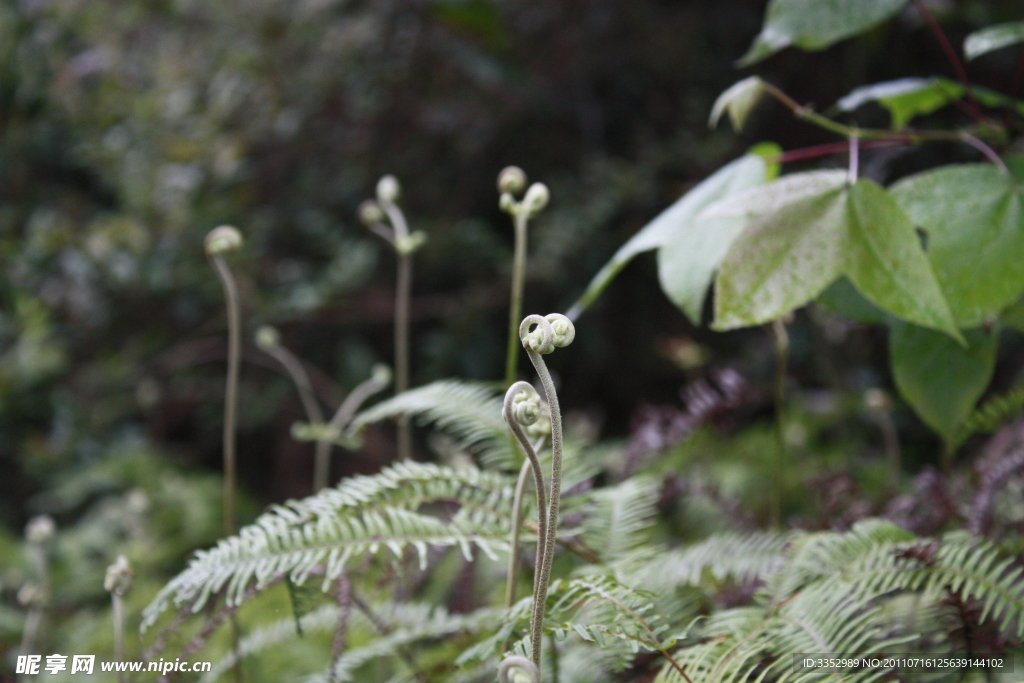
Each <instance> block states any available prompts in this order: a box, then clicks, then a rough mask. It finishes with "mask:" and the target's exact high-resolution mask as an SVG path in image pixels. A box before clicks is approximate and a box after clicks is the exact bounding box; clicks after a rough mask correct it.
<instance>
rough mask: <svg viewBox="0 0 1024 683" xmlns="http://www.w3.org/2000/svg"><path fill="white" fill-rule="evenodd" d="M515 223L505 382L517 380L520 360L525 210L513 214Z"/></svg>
mask: <svg viewBox="0 0 1024 683" xmlns="http://www.w3.org/2000/svg"><path fill="white" fill-rule="evenodd" d="M513 221H514V224H515V233H516V234H515V241H516V243H515V253H514V256H513V259H512V292H511V296H510V302H509V313H508V353H507V354H506V357H505V384H512V382H515V381H516V366H517V365H518V360H519V349H520V348H522V345H523V344H522V342H521V341H520V339H519V322H520V321H521V320H522V318H523V288H524V283H525V276H526V241H527V231H526V226H527V223H528V222H529V217H528V216H527V214H526V212H525V211H516V212H515V213H514V214H513Z"/></svg>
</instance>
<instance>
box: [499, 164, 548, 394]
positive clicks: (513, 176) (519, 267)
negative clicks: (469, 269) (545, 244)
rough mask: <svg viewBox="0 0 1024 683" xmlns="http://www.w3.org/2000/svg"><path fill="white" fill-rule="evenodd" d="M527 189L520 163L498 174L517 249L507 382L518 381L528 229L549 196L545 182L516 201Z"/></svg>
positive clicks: (535, 186)
mask: <svg viewBox="0 0 1024 683" xmlns="http://www.w3.org/2000/svg"><path fill="white" fill-rule="evenodd" d="M524 189H526V173H524V172H523V169H521V168H519V167H518V166H508V167H506V168H505V169H503V170H502V171H501V173H499V174H498V192H500V193H501V199H500V201H499V203H498V206H500V207H501V210H502V211H504V212H505V213H507V214H509V215H511V216H512V222H513V225H514V227H515V252H514V255H513V259H512V290H511V296H510V299H511V301H510V305H509V314H508V353H507V355H506V358H505V383H506V384H512V382H514V381H516V365H517V360H518V358H519V345H520V341H519V337H518V332H519V321H520V319H521V318H522V316H523V286H524V282H525V279H526V241H527V239H526V238H527V233H526V228H527V225H528V223H529V221H530V219H531V218H533V217H534V216H536V215H537V214H539V213H540V212H541V211H543V210H544V207H545V206H547V204H548V200H549V198H550V193H549V192H548V188H547V186H546V185H544V184H543V183H534V184H533V185H530V189H528V190H526V196H525V197H523V200H522V201H519V202H517V201H516V200H515V195H518V194H519V193H521V192H522V191H523V190H524Z"/></svg>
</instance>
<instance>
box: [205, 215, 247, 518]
mask: <svg viewBox="0 0 1024 683" xmlns="http://www.w3.org/2000/svg"><path fill="white" fill-rule="evenodd" d="M205 246H206V256H207V257H208V258H209V259H210V263H211V264H212V265H213V268H214V270H215V271H217V277H218V278H220V284H221V287H223V289H224V299H225V301H226V302H227V308H228V377H227V387H226V389H225V392H224V533H225V534H226V535H228V536H231V535H233V534H234V533H235V471H236V469H237V466H236V463H235V422H236V419H237V415H238V371H239V366H240V363H241V358H242V337H241V334H242V313H241V307H240V304H239V302H238V285H237V284H236V283H235V278H234V276H233V275H232V274H231V269H230V268H228V264H227V263H226V262H225V261H224V254H226V253H228V252H230V251H237V250H239V249H241V248H242V233H240V232H238V229H237V228H234V227H232V226H230V225H222V226H220V227H217V228H214V229H213V230H211V231H210V232H209V234H208V235H207V236H206V244H205Z"/></svg>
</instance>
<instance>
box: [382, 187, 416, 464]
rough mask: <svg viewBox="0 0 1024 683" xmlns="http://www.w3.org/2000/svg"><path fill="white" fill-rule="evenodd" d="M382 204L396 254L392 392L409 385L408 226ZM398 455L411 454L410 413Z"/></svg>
mask: <svg viewBox="0 0 1024 683" xmlns="http://www.w3.org/2000/svg"><path fill="white" fill-rule="evenodd" d="M381 208H382V209H383V210H384V213H385V214H387V217H388V220H389V221H390V223H391V228H392V230H393V231H394V240H393V245H394V247H395V254H396V256H397V257H398V273H397V278H396V280H397V281H396V283H395V393H396V394H401V393H403V392H405V391H408V389H409V298H410V296H411V293H412V253H411V252H410V251H408V250H407V245H408V244H409V226H408V224H407V223H406V221H405V216H404V215H403V214H402V211H401V209H399V208H398V206H396V205H395V204H394V203H393V202H390V201H381ZM398 458H399V460H409V459H410V458H412V434H411V432H410V430H409V416H408V415H401V416H399V418H398Z"/></svg>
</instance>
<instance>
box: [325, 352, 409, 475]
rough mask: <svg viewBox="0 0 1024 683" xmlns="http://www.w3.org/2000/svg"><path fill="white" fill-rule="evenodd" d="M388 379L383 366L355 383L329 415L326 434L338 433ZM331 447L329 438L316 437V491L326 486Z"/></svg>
mask: <svg viewBox="0 0 1024 683" xmlns="http://www.w3.org/2000/svg"><path fill="white" fill-rule="evenodd" d="M390 381H391V373H390V372H389V371H387V369H386V368H385V369H384V371H383V372H380V371H378V370H376V369H375V370H374V373H373V375H372V376H371V377H370V378H369V379H365V380H363V381H362V382H360V383H359V384H357V385H356V386H355V388H354V389H352V391H350V392H348V396H346V397H345V400H344V401H342V402H341V405H340V406H338V409H337V410H336V411H335V412H334V415H333V416H332V417H331V421H330V422H328V423H327V430H326V431H327V434H328V435H331V434H340V433H341V430H342V429H344V428H345V427H346V426H347V425H348V423H349V422H351V421H352V418H353V417H354V416H355V414H356V411H357V410H359V406H361V405H363V403H364V402H365V401H366V399H368V398H370V397H371V396H373V395H374V394H376V393H377V392H378V391H380V390H381V389H383V388H384V387H386V386H387V385H388V382H390ZM319 422H321V423H322V422H323V418H320V420H319ZM333 447H334V443H333V441H332V440H331V439H329V438H320V439H317V442H316V458H317V459H316V473H315V474H316V486H317V489H316V490H317V491H319V490H320V489H322V488H325V487H326V486H327V483H328V478H329V476H330V470H331V449H332V448H333Z"/></svg>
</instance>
